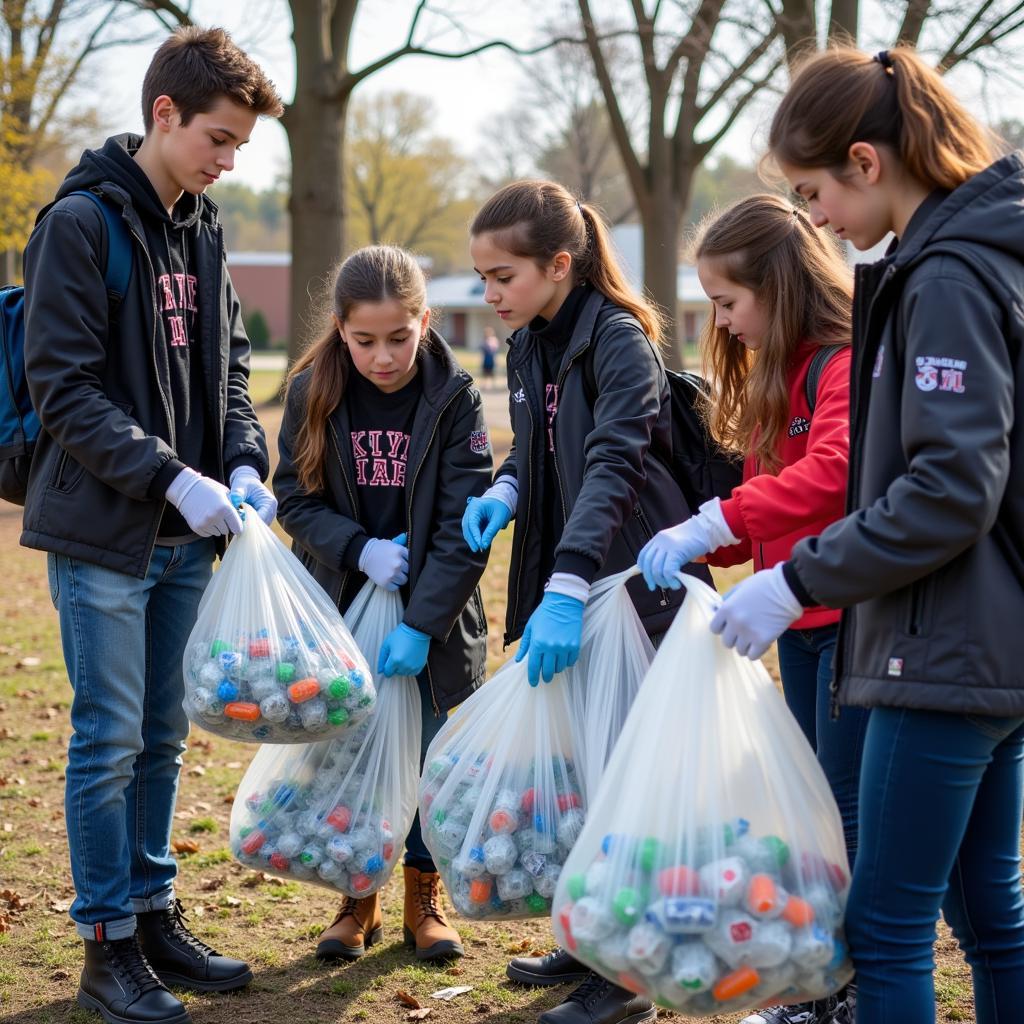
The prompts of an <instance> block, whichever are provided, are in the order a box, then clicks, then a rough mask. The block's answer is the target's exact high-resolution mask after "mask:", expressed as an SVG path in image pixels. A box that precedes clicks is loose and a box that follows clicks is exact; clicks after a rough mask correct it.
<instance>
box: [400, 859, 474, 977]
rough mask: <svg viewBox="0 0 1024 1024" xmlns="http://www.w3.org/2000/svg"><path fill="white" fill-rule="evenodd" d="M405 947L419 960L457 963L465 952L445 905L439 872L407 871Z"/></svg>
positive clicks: (414, 869) (408, 869) (412, 869)
mask: <svg viewBox="0 0 1024 1024" xmlns="http://www.w3.org/2000/svg"><path fill="white" fill-rule="evenodd" d="M402 932H403V934H404V936H405V944H406V946H408V947H410V948H411V947H413V946H415V947H416V959H417V960H454V959H455V958H456V957H460V956H462V954H463V953H464V950H463V948H462V943H461V942H460V941H459V933H458V932H457V931H456V930H455V929H454V928H453V927H452V926H451V925H450V924H449V923H448V919H447V918H446V917H445V916H444V909H443V908H442V906H441V876H440V875H439V874H438V873H437V872H436V871H419V870H417V869H416V868H410V867H407V868H406V869H405V923H404V926H403V929H402Z"/></svg>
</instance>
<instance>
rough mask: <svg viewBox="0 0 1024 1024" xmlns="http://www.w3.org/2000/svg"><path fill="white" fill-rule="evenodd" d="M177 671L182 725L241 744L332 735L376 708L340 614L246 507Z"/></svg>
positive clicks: (306, 740)
mask: <svg viewBox="0 0 1024 1024" xmlns="http://www.w3.org/2000/svg"><path fill="white" fill-rule="evenodd" d="M183 670H184V676H185V703H184V706H185V713H186V714H187V715H188V717H189V720H190V721H192V722H193V723H194V724H195V725H198V726H199V727H200V728H203V729H206V730H208V731H209V732H214V733H217V735H218V736H226V737H228V738H229V739H233V740H241V741H242V742H245V743H311V742H314V741H317V740H325V739H330V738H332V737H334V736H340V735H342V734H343V733H344V732H345V731H346V730H348V729H351V728H352V727H353V726H355V725H357V724H358V723H359V722H361V721H363V720H364V719H365V718H366V716H367V715H368V714H369V713H370V711H371V710H372V709H373V705H374V701H375V700H376V691H375V689H374V685H373V679H372V676H371V674H370V669H369V666H368V665H367V664H366V659H365V658H364V657H363V655H362V654H361V653H360V651H359V648H358V647H357V646H356V643H355V641H354V640H353V639H352V634H351V633H350V632H349V630H348V627H347V626H346V625H345V622H344V620H343V619H342V617H341V613H340V612H339V611H338V609H337V608H335V606H334V604H333V603H332V601H331V599H330V598H329V597H328V596H327V594H326V593H325V592H324V590H323V589H322V588H321V587H320V585H319V584H318V583H317V582H316V580H314V579H313V577H312V576H310V574H309V573H308V572H307V571H306V569H305V567H304V566H303V565H302V563H301V562H300V561H299V560H298V559H297V558H296V557H295V555H293V554H292V553H291V552H290V551H289V550H288V549H287V548H286V547H285V546H284V544H282V543H281V541H280V540H278V538H277V537H276V536H275V535H274V532H273V530H271V529H270V527H269V526H267V525H266V524H265V523H264V522H263V521H262V520H261V519H260V517H259V516H258V515H256V513H255V512H254V511H252V510H251V509H247V514H246V515H245V525H244V528H243V530H242V532H241V533H240V534H239V535H238V536H237V537H235V539H234V540H233V541H232V542H231V543H230V544H229V545H228V549H227V552H226V553H225V555H224V559H223V562H222V563H221V566H220V568H219V569H218V570H217V571H216V572H215V573H214V574H213V578H212V579H211V580H210V583H209V585H208V586H207V588H206V592H205V593H204V594H203V598H202V601H201V602H200V604H199V612H198V616H197V618H196V624H195V626H194V627H193V628H192V633H191V635H190V636H189V639H188V644H187V645H186V647H185V656H184V659H183Z"/></svg>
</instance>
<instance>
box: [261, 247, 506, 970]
mask: <svg viewBox="0 0 1024 1024" xmlns="http://www.w3.org/2000/svg"><path fill="white" fill-rule="evenodd" d="M472 384H473V381H472V378H471V377H470V376H469V374H468V373H466V371H465V370H463V369H461V368H460V367H459V365H458V363H457V362H456V361H455V358H454V357H453V355H452V353H451V350H450V349H449V348H448V346H447V344H445V342H444V340H443V339H442V338H441V336H440V335H439V334H437V333H436V332H435V331H434V330H432V329H431V327H430V310H429V309H428V308H427V294H426V282H425V281H424V278H423V271H422V270H421V269H420V267H419V265H418V264H417V262H416V259H415V257H414V256H412V254H411V253H408V252H406V251H404V250H403V249H399V248H397V247H395V246H387V245H377V246H369V247H367V248H365V249H360V250H358V251H357V252H354V253H353V254H352V255H351V256H349V258H348V259H347V260H345V262H344V263H342V265H341V269H340V270H339V271H338V274H337V277H336V279H335V283H334V288H333V294H332V302H331V316H330V325H329V327H328V329H327V330H326V331H325V333H324V334H323V336H322V337H321V338H320V340H319V341H317V342H315V343H314V344H313V345H312V346H311V347H310V348H309V349H308V351H307V352H306V353H305V354H304V355H303V356H302V357H301V358H300V359H299V360H298V362H297V363H296V364H295V365H294V366H293V367H292V369H291V372H290V373H289V375H288V390H287V395H286V399H285V411H284V420H283V422H282V425H281V432H280V435H279V438H278V451H279V454H280V461H279V463H278V467H277V471H276V472H275V474H274V490H275V491H276V492H277V497H278V499H279V501H280V506H279V508H278V519H279V521H280V523H281V525H282V526H283V527H284V529H285V530H286V531H287V532H288V533H289V534H290V535H291V537H292V538H293V540H294V542H295V550H296V553H297V554H298V555H299V556H300V557H301V558H302V560H303V563H304V564H305V565H306V567H307V568H308V569H309V570H310V572H311V573H312V574H313V576H314V577H315V578H316V580H317V582H318V583H319V584H320V585H321V586H322V587H323V588H324V590H326V591H327V593H328V594H330V595H331V598H332V599H333V600H334V601H335V603H336V604H337V605H338V607H339V608H340V609H341V610H342V611H344V610H345V609H346V608H347V607H348V606H349V604H350V602H351V601H352V598H353V597H355V595H356V593H357V592H358V591H359V590H360V589H361V588H362V587H363V585H364V584H365V583H366V581H367V579H370V580H373V582H374V583H376V584H377V585H378V586H381V587H384V588H386V589H387V590H400V591H401V593H402V598H403V604H404V606H405V615H404V618H403V621H402V622H401V623H400V624H399V625H398V626H397V627H396V628H395V629H394V630H393V631H392V632H391V634H390V635H389V636H388V637H386V638H385V641H384V644H383V646H382V650H381V655H380V660H379V662H378V665H377V666H376V668H377V671H378V672H379V673H380V674H381V675H383V676H412V677H415V679H416V681H417V685H418V687H419V691H420V703H421V706H422V712H423V714H422V723H423V731H422V741H421V747H420V751H419V755H420V760H421V763H422V759H423V755H424V754H425V752H426V749H427V747H428V746H429V744H430V741H431V740H432V739H433V738H434V736H435V735H436V734H437V732H438V731H439V730H440V728H441V726H442V725H444V723H445V720H446V718H447V712H448V711H449V710H450V709H451V708H452V707H454V705H456V704H458V703H459V702H460V701H462V700H464V699H465V698H466V697H468V696H469V694H470V693H472V692H473V690H474V689H476V687H477V686H479V685H480V683H481V682H482V681H483V674H484V662H485V659H486V655H487V622H486V619H485V618H484V614H483V605H482V602H481V600H480V591H479V588H478V587H477V583H478V581H479V579H480V576H481V574H482V573H483V569H484V565H485V563H486V556H484V555H480V554H477V553H476V552H471V551H467V550H466V546H465V544H464V543H463V542H462V532H461V520H462V510H463V509H464V508H465V507H466V501H467V500H468V499H470V498H473V497H475V496H478V495H480V494H482V493H483V491H484V490H485V489H486V487H487V485H488V483H489V482H490V477H491V450H490V445H489V443H488V440H487V430H486V428H485V427H484V422H483V414H482V409H481V403H480V395H479V394H478V393H477V391H476V389H475V388H474V387H473V386H472ZM396 685H397V684H396ZM403 838H405V850H406V852H405V871H404V873H405V920H404V934H405V939H406V944H407V945H408V946H410V947H414V948H415V952H416V956H417V958H418V959H420V960H446V959H451V958H452V957H457V956H461V955H462V952H463V950H462V945H461V943H460V941H459V936H458V934H457V933H456V931H455V930H454V929H453V928H452V927H451V926H450V925H449V924H448V922H447V920H446V918H445V915H444V911H443V909H442V906H441V882H440V876H439V875H438V873H437V869H436V867H435V866H434V863H433V861H432V859H431V857H430V853H429V852H428V850H427V848H426V846H425V845H424V843H423V839H422V836H421V834H420V824H419V817H418V816H417V818H416V819H415V820H414V822H413V825H412V829H411V830H410V832H409V835H408V837H403ZM381 937H382V919H381V909H380V900H379V896H378V894H374V895H373V896H368V897H366V898H364V899H359V900H357V899H351V898H347V899H345V900H344V902H343V903H342V905H341V908H340V909H339V911H338V914H337V917H336V918H335V919H334V921H333V922H332V923H331V925H330V926H329V927H328V928H327V929H325V931H324V932H323V933H322V934H321V935H320V938H319V942H318V945H317V951H316V952H317V956H318V957H319V958H321V959H325V960H338V959H341V960H355V959H356V958H358V957H360V956H362V955H363V954H364V953H365V952H366V948H367V947H368V946H370V945H372V944H373V943H374V942H379V941H380V939H381Z"/></svg>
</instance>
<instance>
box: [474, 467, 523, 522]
mask: <svg viewBox="0 0 1024 1024" xmlns="http://www.w3.org/2000/svg"><path fill="white" fill-rule="evenodd" d="M483 496H484V497H485V498H496V499H497V500H498V501H500V502H501V503H502V504H503V505H505V506H506V507H507V508H508V510H509V512H511V513H512V515H515V514H516V505H517V504H518V503H519V481H518V480H516V478H515V477H514V476H499V477H498V479H497V480H495V481H494V483H493V484H491V486H490V487H488V488H487V490H486V491H484V495H483Z"/></svg>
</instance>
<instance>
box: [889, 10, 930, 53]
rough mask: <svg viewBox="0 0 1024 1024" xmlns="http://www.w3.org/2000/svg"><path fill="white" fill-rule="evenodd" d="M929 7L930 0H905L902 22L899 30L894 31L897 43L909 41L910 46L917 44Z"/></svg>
mask: <svg viewBox="0 0 1024 1024" xmlns="http://www.w3.org/2000/svg"><path fill="white" fill-rule="evenodd" d="M930 7H931V0H907V8H906V10H905V11H904V12H903V24H902V25H900V30H899V32H897V33H896V42H897V44H898V43H909V44H910V45H911V46H917V43H918V40H919V39H920V38H921V29H922V28H924V23H925V19H926V18H927V17H928V9H929V8H930Z"/></svg>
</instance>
